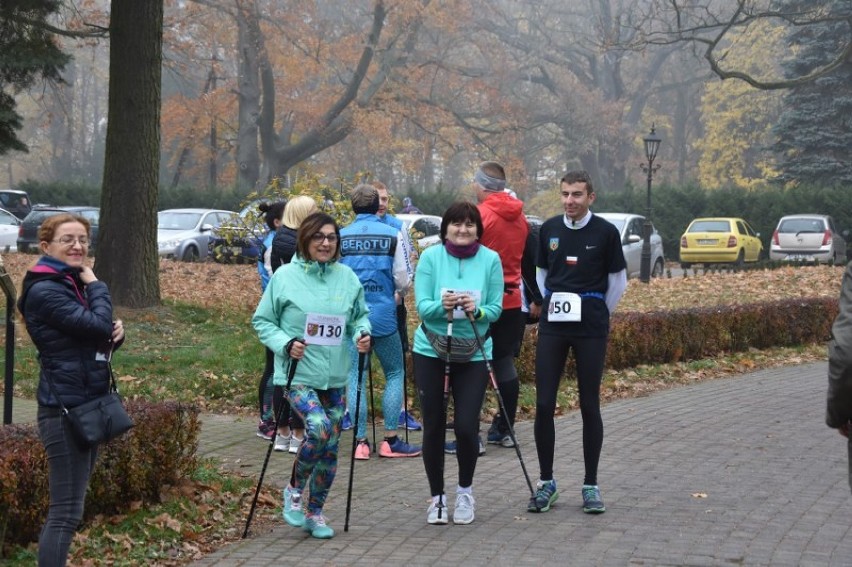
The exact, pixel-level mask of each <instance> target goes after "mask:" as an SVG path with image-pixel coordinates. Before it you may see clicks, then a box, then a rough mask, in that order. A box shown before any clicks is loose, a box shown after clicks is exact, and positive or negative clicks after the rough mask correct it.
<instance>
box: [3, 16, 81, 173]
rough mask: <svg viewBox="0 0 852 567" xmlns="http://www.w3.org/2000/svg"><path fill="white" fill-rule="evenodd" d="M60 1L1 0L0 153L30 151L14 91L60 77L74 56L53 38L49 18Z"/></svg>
mask: <svg viewBox="0 0 852 567" xmlns="http://www.w3.org/2000/svg"><path fill="white" fill-rule="evenodd" d="M59 7H60V2H59V1H57V0H2V2H0V156H2V155H4V154H6V153H8V152H10V151H12V150H15V151H19V152H26V151H27V146H26V145H25V144H24V143H23V142H22V141H21V140H20V139H19V138H18V135H17V131H18V130H20V129H21V116H20V115H19V114H18V113H17V112H16V111H15V108H16V104H15V99H14V98H13V94H14V93H16V92H19V91H21V90H23V89H26V88H28V87H30V86H31V85H32V84H33V83H34V82H35V81H36V80H37V79H39V78H42V79H46V80H60V76H59V73H60V71H62V68H63V67H64V66H65V64H66V63H67V62H68V60H69V59H70V57H69V56H68V55H66V54H65V53H63V52H62V51H61V50H60V49H59V47H58V45H57V44H56V43H55V41H54V39H53V33H52V32H51V31H50V29H49V26H48V24H47V19H48V18H49V17H50V16H51V15H52V14H54V13H55V12H56V11H57V10H59Z"/></svg>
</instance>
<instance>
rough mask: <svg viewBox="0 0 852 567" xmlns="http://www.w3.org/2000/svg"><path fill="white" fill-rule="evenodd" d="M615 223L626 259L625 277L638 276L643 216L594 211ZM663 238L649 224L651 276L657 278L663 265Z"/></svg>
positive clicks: (640, 262)
mask: <svg viewBox="0 0 852 567" xmlns="http://www.w3.org/2000/svg"><path fill="white" fill-rule="evenodd" d="M595 214H596V215H597V216H599V217H601V218H602V219H604V220H606V221H609V222H610V223H612V224H614V225H615V228H617V229H618V232H619V233H621V248H622V250H624V259H625V260H626V261H627V277H628V278H638V277H639V274H640V272H641V269H642V244H643V241H644V237H645V232H644V230H645V229H644V224H645V217H643V216H641V215H631V214H628V213H595ZM665 258H666V257H665V254H663V239H662V237H661V236H660V234H659V233H658V232H657V229H656V228H654V225H653V224H651V277H654V278H659V277H660V276H662V275H663V268H664V267H665V263H666V260H665Z"/></svg>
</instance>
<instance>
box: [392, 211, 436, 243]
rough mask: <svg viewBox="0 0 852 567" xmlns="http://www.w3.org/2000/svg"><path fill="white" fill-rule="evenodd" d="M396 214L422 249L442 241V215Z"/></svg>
mask: <svg viewBox="0 0 852 567" xmlns="http://www.w3.org/2000/svg"><path fill="white" fill-rule="evenodd" d="M394 216H395V217H396V218H398V219H399V220H401V221H402V223H403V224H404V225H405V228H406V229H407V230H408V232H409V234H411V237H412V238H413V239H415V242H417V246H418V247H419V248H420V249H421V250H422V249H424V248H426V247H428V246H432V245H433V244H438V243H440V242H441V220H442V219H441V217H439V216H437V215H410V214H401V215H394Z"/></svg>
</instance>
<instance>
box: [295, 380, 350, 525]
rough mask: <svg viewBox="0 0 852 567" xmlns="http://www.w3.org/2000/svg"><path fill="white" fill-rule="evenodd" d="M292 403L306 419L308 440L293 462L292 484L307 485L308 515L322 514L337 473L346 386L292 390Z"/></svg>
mask: <svg viewBox="0 0 852 567" xmlns="http://www.w3.org/2000/svg"><path fill="white" fill-rule="evenodd" d="M289 398H290V406H291V407H292V408H293V410H295V411H296V412H297V413H298V414H299V415H300V416H301V417H302V419H304V421H305V441H304V442H303V443H302V444H301V445H300V446H299V452H298V453H297V454H296V460H295V461H294V462H293V476H292V477H291V478H290V484H291V485H292V486H293V487H294V488H296V489H297V490H299V491H300V492H301V491H303V490H304V489H305V486H307V487H308V490H309V491H310V496H309V498H308V505H307V510H308V515H311V516H314V515H318V514H320V513H322V507H323V504H325V499H326V497H327V496H328V491H329V490H330V489H331V484H332V482H334V476H335V474H337V450H338V446H339V444H340V424H341V422H342V421H343V411H344V388H331V389H329V390H315V389H314V388H311V387H310V386H303V385H298V386H293V387H292V388H291V389H290V396H289Z"/></svg>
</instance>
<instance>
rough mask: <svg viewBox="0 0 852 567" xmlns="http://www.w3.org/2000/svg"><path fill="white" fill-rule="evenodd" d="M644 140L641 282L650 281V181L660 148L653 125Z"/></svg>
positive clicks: (656, 166)
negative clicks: (645, 184)
mask: <svg viewBox="0 0 852 567" xmlns="http://www.w3.org/2000/svg"><path fill="white" fill-rule="evenodd" d="M642 141H643V142H645V158H646V159H647V160H648V164H647V165H645V164H644V163H643V164H642V165H641V166H640V167H641V168H642V171H644V172H645V173H647V174H648V206H647V211H646V214H645V224H644V226H643V227H642V229H643V232H644V239H643V241H642V257H641V263H640V265H639V280H640V281H642V283H648V282H650V281H651V181H652V179H653V178H654V172H655V171H657V170H658V169H660V166H659V165H654V159H656V157H657V150H659V149H660V142H661V141H662V140H661V138H660V137H659V136H657V134H656V132H655V129H654V126H653V125H652V126H651V133H650V134H648V135H647V136H645V137H644V138H642Z"/></svg>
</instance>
